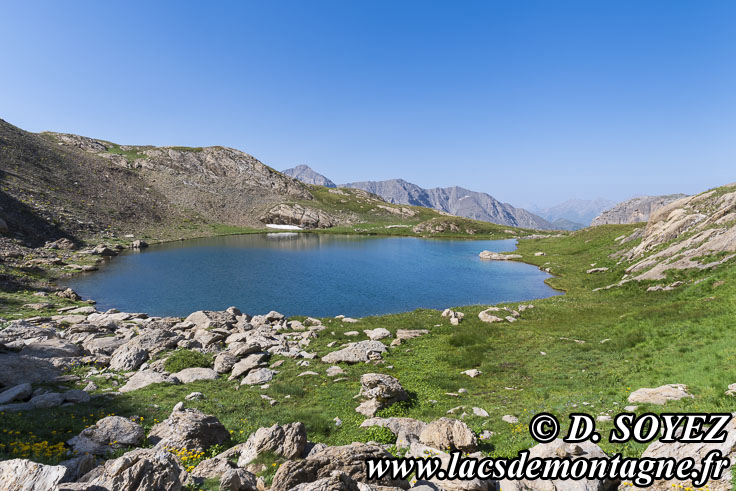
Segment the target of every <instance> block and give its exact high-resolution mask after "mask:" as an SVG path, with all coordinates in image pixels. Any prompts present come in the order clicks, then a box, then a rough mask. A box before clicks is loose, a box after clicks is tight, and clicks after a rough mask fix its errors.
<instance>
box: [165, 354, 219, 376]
mask: <svg viewBox="0 0 736 491" xmlns="http://www.w3.org/2000/svg"><path fill="white" fill-rule="evenodd" d="M211 366H212V354H210V353H201V352H199V351H192V350H189V349H180V350H176V351H174V352H173V353H171V354H170V355H169V356H168V357H167V358H166V361H164V368H165V369H166V371H167V372H169V373H174V372H180V371H181V370H184V369H185V368H210V367H211Z"/></svg>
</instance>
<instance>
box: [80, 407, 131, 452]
mask: <svg viewBox="0 0 736 491" xmlns="http://www.w3.org/2000/svg"><path fill="white" fill-rule="evenodd" d="M144 436H145V432H144V431H143V427H142V426H141V425H139V424H138V423H134V422H132V421H130V420H129V419H127V418H123V417H122V416H108V417H106V418H102V419H101V420H99V421H98V422H97V423H95V424H94V425H93V426H90V427H88V428H85V429H84V430H82V432H81V433H80V434H79V435H77V436H75V437H73V438H71V439H69V440H68V441H67V444H68V445H69V446H70V447H72V449H73V450H74V451H75V452H76V453H77V454H86V453H89V454H94V455H106V454H109V453H112V452H113V451H115V450H117V449H119V448H125V447H134V446H138V445H140V444H141V443H142V442H143V437H144Z"/></svg>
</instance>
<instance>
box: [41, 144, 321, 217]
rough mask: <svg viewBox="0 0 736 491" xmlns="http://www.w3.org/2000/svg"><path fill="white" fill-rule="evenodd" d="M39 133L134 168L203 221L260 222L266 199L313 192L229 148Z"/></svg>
mask: <svg viewBox="0 0 736 491" xmlns="http://www.w3.org/2000/svg"><path fill="white" fill-rule="evenodd" d="M42 136H43V137H44V138H46V139H47V140H48V141H49V142H52V143H55V144H57V145H59V146H62V147H69V148H74V149H78V150H82V151H84V152H86V153H88V154H92V155H95V156H97V157H99V158H100V159H104V160H106V161H108V162H110V163H112V164H114V165H116V166H118V167H120V168H124V169H130V170H133V171H135V173H136V174H137V175H139V176H140V177H141V179H143V180H144V181H145V182H146V183H147V187H148V188H150V189H153V190H155V191H156V192H158V193H160V194H161V195H162V196H164V197H165V199H166V201H167V202H168V203H169V205H170V206H172V207H174V208H176V209H179V210H182V211H183V212H184V213H186V214H191V215H194V216H198V217H201V218H202V219H203V220H205V221H207V222H214V223H226V224H228V225H234V226H250V227H253V226H259V225H260V222H259V220H258V217H259V216H260V215H261V214H262V213H263V211H264V208H265V207H266V206H268V205H269V204H275V203H278V202H281V201H282V200H284V199H289V198H291V199H301V200H310V199H311V198H312V195H311V194H310V193H309V191H308V189H307V188H306V186H304V185H303V184H301V183H300V182H299V181H297V180H295V179H292V178H290V177H287V176H284V175H283V174H281V173H279V172H276V171H275V170H273V169H271V168H270V167H268V166H266V165H264V164H263V163H261V162H260V161H259V160H257V159H256V158H254V157H253V156H251V155H248V154H247V153H244V152H241V151H239V150H235V149H232V148H225V147H206V148H190V147H161V148H157V147H149V146H128V145H117V144H114V143H110V142H106V141H102V140H95V139H92V138H87V137H83V136H77V135H68V134H60V133H44V134H43V135H42Z"/></svg>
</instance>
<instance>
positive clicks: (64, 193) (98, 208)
mask: <svg viewBox="0 0 736 491" xmlns="http://www.w3.org/2000/svg"><path fill="white" fill-rule="evenodd" d="M118 157H119V158H120V159H123V157H120V156H118ZM123 160H124V159H123ZM0 181H2V189H0V207H1V208H2V209H1V210H0V214H2V220H3V222H4V223H3V227H2V228H3V229H4V235H5V236H9V237H11V238H13V239H18V240H20V241H21V242H24V243H26V244H28V245H31V246H38V245H43V243H44V241H45V240H50V239H56V238H60V237H67V238H74V237H78V236H87V235H90V234H94V233H98V232H101V231H106V230H108V228H109V227H115V228H118V229H121V230H128V229H141V228H145V227H149V226H151V227H152V226H154V225H155V224H160V223H166V222H172V221H177V220H183V219H185V218H186V214H185V213H184V211H183V210H180V209H177V208H176V207H174V206H172V205H171V203H170V201H169V200H168V199H167V198H166V196H165V195H164V194H163V193H161V192H160V191H159V190H158V189H157V188H155V187H153V186H151V185H150V184H151V183H150V182H149V180H147V179H145V178H144V177H143V176H142V175H141V173H140V172H137V171H136V170H134V169H132V168H130V167H129V166H127V165H121V164H120V163H119V162H118V161H116V160H115V159H105V158H99V157H98V156H97V155H95V154H93V153H90V152H87V151H84V150H82V149H80V148H79V147H77V146H73V145H66V144H58V143H57V142H54V141H53V139H51V138H49V137H48V136H40V135H35V134H32V133H28V132H26V131H23V130H21V129H19V128H16V127H15V126H12V125H10V124H8V123H6V122H5V121H3V120H0Z"/></svg>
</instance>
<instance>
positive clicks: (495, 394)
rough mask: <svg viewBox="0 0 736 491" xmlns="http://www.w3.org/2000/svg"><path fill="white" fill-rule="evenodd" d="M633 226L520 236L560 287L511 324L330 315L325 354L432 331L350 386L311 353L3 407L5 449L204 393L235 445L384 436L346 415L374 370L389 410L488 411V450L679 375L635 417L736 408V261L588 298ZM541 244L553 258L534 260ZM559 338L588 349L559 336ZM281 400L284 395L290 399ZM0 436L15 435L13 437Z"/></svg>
mask: <svg viewBox="0 0 736 491" xmlns="http://www.w3.org/2000/svg"><path fill="white" fill-rule="evenodd" d="M634 228H635V226H602V227H596V228H593V229H586V230H583V231H579V232H576V233H574V234H572V235H570V236H569V237H562V238H550V239H541V240H528V241H520V244H519V252H520V253H522V254H523V255H524V260H525V261H528V262H530V263H534V264H538V265H545V267H551V269H552V272H553V273H555V274H557V275H558V276H557V277H555V278H552V279H550V280H549V283H550V284H551V285H552V286H554V287H556V288H561V289H564V290H566V291H567V294H566V295H564V296H558V297H553V298H549V299H545V300H539V301H535V302H533V303H534V305H535V306H536V308H535V309H533V310H531V311H526V312H524V313H523V314H522V319H521V320H520V321H519V322H516V323H514V324H507V323H504V324H493V325H487V324H483V323H481V322H480V321H479V320H478V319H477V313H478V312H479V311H480V310H482V308H483V307H481V306H470V307H463V308H462V309H461V310H462V311H463V312H465V314H466V317H465V321H464V322H463V323H462V324H461V325H460V326H459V327H451V326H450V325H449V323H448V322H447V321H446V320H445V319H442V318H441V317H440V315H439V312H437V311H433V310H418V311H415V312H409V313H404V314H398V315H388V316H381V317H371V318H365V319H363V320H361V322H360V323H359V324H349V325H343V324H342V323H341V322H339V321H336V320H332V319H327V320H325V324H326V325H328V329H327V330H325V331H323V332H322V333H321V336H320V337H319V338H318V339H316V340H314V341H313V342H312V344H311V345H310V347H309V350H310V351H316V352H317V353H318V354H319V355H320V356H322V355H324V354H326V353H327V352H328V351H331V350H332V349H335V348H332V349H330V348H327V347H326V344H327V343H329V342H331V341H338V343H343V342H349V341H355V340H356V339H358V340H360V339H366V338H365V337H364V336H362V335H361V336H360V337H358V338H354V337H350V338H348V337H346V336H344V335H343V333H344V332H345V331H349V330H355V329H357V330H362V329H367V328H375V327H385V328H387V329H389V330H390V331H391V332H392V333H393V332H395V331H396V330H397V329H407V328H408V329H412V328H422V329H429V330H430V331H431V334H430V335H427V336H424V337H422V338H418V339H415V340H411V341H408V342H406V343H405V344H404V345H402V346H400V347H398V348H392V349H391V351H390V353H389V354H388V355H387V356H386V357H385V359H386V362H385V364H383V365H378V366H374V365H357V366H350V367H345V370H346V372H347V377H348V380H347V381H344V382H337V383H334V382H332V381H331V380H330V379H329V378H327V377H325V376H324V375H320V376H306V377H297V376H296V375H297V374H298V373H300V372H302V371H305V370H314V371H317V372H320V373H322V374H323V373H324V369H325V368H326V366H327V365H324V364H322V363H321V362H320V361H312V364H311V366H310V367H297V366H296V364H295V362H294V361H293V360H286V362H285V364H284V365H283V366H282V367H281V368H280V370H281V373H280V374H279V375H278V376H277V377H276V378H275V379H274V382H273V383H272V384H271V387H270V389H268V390H265V391H263V390H261V389H259V388H239V387H238V385H237V383H236V382H227V381H226V380H217V381H213V382H197V383H193V384H188V385H184V386H151V387H148V388H146V389H143V390H140V391H137V392H133V393H129V394H125V395H122V396H118V397H116V398H114V399H111V400H109V401H108V402H103V400H99V399H98V400H97V401H95V402H93V404H92V406H91V407H85V406H72V407H68V408H59V409H56V410H53V411H34V412H31V413H24V414H22V415H21V414H13V415H8V414H6V415H0V427H1V428H2V430H3V432H2V433H0V445H2V444H8V443H10V442H11V441H17V440H25V441H28V440H29V439H31V440H33V439H36V440H38V441H42V440H46V441H48V442H49V444H53V443H57V442H59V441H63V440H64V439H66V438H68V436H69V435H71V434H75V433H77V432H78V431H79V430H81V429H82V428H83V427H84V426H85V425H87V424H91V423H92V422H93V421H94V420H95V419H96V418H97V417H98V416H99V415H100V414H109V413H113V412H114V413H117V414H122V415H126V416H130V415H137V416H139V417H143V418H144V419H143V424H144V425H146V426H150V425H152V424H153V422H154V421H155V420H156V419H158V420H161V419H164V418H165V417H166V416H167V415H168V414H169V412H170V410H171V407H172V406H173V405H174V404H175V403H176V402H178V401H180V400H183V399H184V396H185V395H186V394H188V393H190V392H192V391H201V392H203V393H204V394H206V396H207V399H205V400H202V401H195V402H188V403H187V405H188V406H191V407H198V408H200V409H202V410H203V411H205V412H208V413H212V414H215V415H216V416H217V417H218V418H220V420H221V421H222V422H223V423H224V424H225V425H226V427H227V428H228V429H230V430H231V431H232V434H233V442H234V443H235V442H239V441H244V440H245V439H246V438H247V436H248V435H249V434H250V433H251V432H252V431H253V430H255V429H256V428H258V427H260V426H267V425H271V424H273V423H275V422H279V423H286V422H290V421H303V422H304V423H305V424H306V425H307V428H308V434H309V437H310V439H311V440H312V441H323V442H325V443H330V444H342V443H348V442H352V441H356V440H364V441H365V440H370V439H374V438H377V437H379V436H383V435H381V434H380V433H377V432H375V431H366V430H362V429H360V428H359V424H360V422H361V421H362V420H363V418H362V417H361V416H360V415H358V414H357V413H355V412H354V408H355V407H356V406H357V401H355V400H353V396H354V395H355V394H357V393H358V390H359V385H360V384H359V379H360V375H361V374H363V373H366V372H371V371H377V372H385V373H389V374H392V375H394V376H396V377H398V378H399V380H400V381H401V383H402V384H403V385H404V387H405V388H406V389H407V390H409V391H411V392H412V393H413V394H414V396H415V397H414V398H413V401H412V402H411V403H400V404H397V405H395V406H393V407H392V408H389V409H387V410H384V411H383V412H382V413H383V415H384V416H389V415H401V416H410V417H415V418H419V419H423V420H431V419H434V418H437V417H440V416H443V415H445V413H446V411H447V410H448V409H450V408H452V407H455V406H459V405H463V406H466V407H467V408H468V409H467V411H468V412H471V410H470V408H472V407H473V406H477V407H481V408H484V409H486V410H487V411H488V412H489V413H490V417H489V418H479V417H475V416H470V417H468V418H467V419H466V421H467V422H468V423H469V424H470V425H471V427H472V428H473V429H474V430H476V431H478V432H480V431H482V430H484V429H488V430H491V431H493V432H495V433H496V434H495V435H494V436H493V437H492V438H491V439H490V440H489V441H488V442H486V443H485V444H484V447H483V450H484V451H486V452H487V453H488V454H490V455H513V454H515V453H516V452H517V451H518V450H521V449H523V448H527V447H529V446H531V445H533V443H534V442H533V441H532V440H531V438H530V437H529V436H528V433H527V430H526V424H527V423H528V421H529V419H530V418H531V416H532V415H533V414H535V413H538V412H540V411H549V412H552V413H553V414H555V415H557V416H558V417H560V418H561V419H562V418H564V417H565V415H567V414H568V413H570V412H576V411H584V412H588V413H590V414H593V415H597V414H599V413H603V412H605V413H609V414H615V413H616V412H619V411H620V410H621V409H622V408H623V406H625V405H627V402H626V398H627V396H628V394H629V392H630V391H632V390H635V389H637V388H639V387H655V386H659V385H662V384H666V383H684V384H687V385H688V386H690V389H691V391H692V393H693V394H694V395H695V398H694V399H686V400H683V401H680V402H676V403H672V402H671V403H668V404H667V405H666V406H664V407H651V408H647V407H643V406H642V407H640V408H639V410H638V412H640V413H642V412H645V411H647V410H649V409H651V410H653V411H655V412H662V411H664V410H666V411H734V410H736V399H734V398H729V397H727V396H725V395H723V392H724V391H725V390H726V386H727V385H728V384H729V383H732V382H734V381H736V364H734V359H736V332H735V331H734V330H733V328H732V320H733V318H734V314H735V313H736V301H735V300H734V298H736V297H735V296H734V294H736V291H735V290H736V287H735V286H734V279H735V278H734V276H736V269H734V267H733V263H730V264H726V265H723V266H721V267H719V268H718V269H716V270H713V271H707V272H699V273H697V276H688V275H687V274H685V275H683V274H680V275H679V276H680V277H681V279H682V278H684V279H686V280H687V282H686V284H685V285H683V286H682V287H680V288H678V289H676V290H673V291H667V292H645V290H646V285H641V284H627V285H625V286H624V287H621V288H614V289H612V290H606V291H600V292H592V291H591V290H592V289H593V288H596V287H599V286H604V285H608V284H610V283H613V282H615V281H616V280H618V279H619V278H620V277H621V275H622V273H623V266H617V265H616V264H615V262H614V261H613V260H610V259H608V258H607V256H608V254H610V253H612V252H614V251H615V250H616V249H617V246H615V244H614V240H613V239H614V238H616V237H618V236H620V235H622V234H625V233H629V232H631V231H632V230H633V229H634ZM535 251H544V252H546V254H547V255H546V256H541V257H535V256H533V253H534V252H535ZM546 263H549V264H546ZM591 263H597V266H608V267H610V268H611V270H610V271H609V272H607V273H601V274H596V275H587V274H585V270H586V269H589V268H590V265H591ZM720 282H724V283H723V284H720ZM718 285H720V286H718ZM510 305H515V304H510ZM332 332H334V333H335V334H334V335H332V334H331V333H332ZM563 337H564V338H570V339H577V340H581V341H585V343H577V342H574V341H571V340H563V339H560V338H563ZM604 340H608V341H605V342H602V341H604ZM541 352H545V353H546V355H542V354H540V353H541ZM391 366H392V367H393V368H390V367H391ZM474 367H475V368H479V369H480V370H482V371H483V372H484V373H483V375H482V376H480V377H478V378H475V379H470V378H468V377H466V376H464V375H461V374H460V372H461V371H463V370H466V369H468V368H474ZM104 386H105V385H104V384H103V383H100V387H104ZM107 386H109V384H108V385H107ZM461 387H464V388H466V389H467V390H468V392H467V394H462V395H460V397H453V396H448V395H446V392H456V391H457V389H459V388H461ZM507 388H513V390H509V389H507ZM262 393H266V394H268V395H270V396H272V397H274V398H276V399H277V400H278V401H279V404H278V405H276V406H273V407H271V406H269V405H268V404H267V403H266V402H265V401H264V400H262V399H261V397H260V395H261V394H262ZM287 395H289V396H291V397H290V398H285V396H287ZM433 401H437V402H436V403H435V402H433ZM584 402H585V403H588V404H589V405H587V406H585V405H583V403H584ZM505 414H513V415H516V416H518V417H519V419H520V424H518V425H513V426H512V425H509V424H507V423H504V422H502V421H501V416H503V415H505ZM336 416H337V417H339V418H340V419H342V421H343V424H342V426H339V427H337V426H335V424H334V422H333V421H332V419H333V418H334V417H336ZM563 426H564V425H563ZM599 427H600V428H602V430H603V432H602V434H603V435H604V439H603V441H602V442H601V445H602V447H603V448H604V449H605V450H607V451H621V452H623V453H624V454H625V455H630V456H634V455H639V454H640V453H641V452H642V451H643V449H644V448H645V446H644V445H638V444H626V445H623V446H621V445H611V444H609V443H607V438H605V437H606V436H607V433H608V429H610V423H599ZM6 430H7V431H14V432H20V433H14V434H13V435H12V436H8V433H7V431H6ZM29 432H33V435H34V436H32V437H31V436H29ZM0 448H1V447H0ZM49 460H52V459H51V458H50V459H49Z"/></svg>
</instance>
